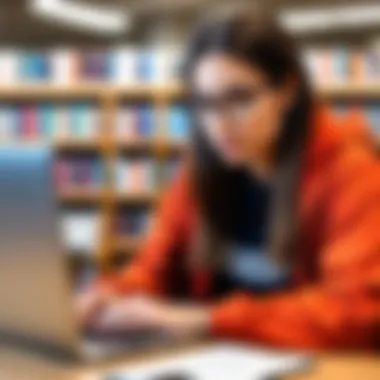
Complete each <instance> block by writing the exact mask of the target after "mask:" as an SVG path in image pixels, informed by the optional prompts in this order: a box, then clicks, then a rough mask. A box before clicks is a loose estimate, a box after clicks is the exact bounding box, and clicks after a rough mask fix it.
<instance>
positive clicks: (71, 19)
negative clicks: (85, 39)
mask: <svg viewBox="0 0 380 380" xmlns="http://www.w3.org/2000/svg"><path fill="white" fill-rule="evenodd" d="M31 11H32V13H33V14H35V15H37V16H39V17H43V18H46V19H50V20H53V21H56V22H59V23H61V24H64V25H67V26H70V27H75V28H77V29H81V30H84V31H90V32H96V33H99V34H120V33H123V32H125V31H126V30H127V28H128V27H129V26H130V23H131V20H130V17H128V15H127V14H125V12H121V11H120V10H116V9H113V10H112V9H109V8H106V7H99V6H98V7H94V6H93V5H89V4H87V5H86V4H83V3H82V4H80V3H77V2H75V3H74V2H72V1H70V0H32V5H31Z"/></svg>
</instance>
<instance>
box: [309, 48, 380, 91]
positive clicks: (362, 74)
mask: <svg viewBox="0 0 380 380" xmlns="http://www.w3.org/2000/svg"><path fill="white" fill-rule="evenodd" d="M303 59H304V62H305V65H306V68H307V70H308V72H309V74H310V77H311V79H312V81H313V82H314V84H316V85H319V86H322V87H323V86H324V85H331V84H336V83H338V84H339V83H344V84H345V83H351V84H358V85H361V84H367V83H369V84H373V83H374V82H377V83H380V47H379V46H378V45H371V46H369V47H364V48H352V47H348V46H332V47H320V48H308V49H305V50H304V51H303Z"/></svg>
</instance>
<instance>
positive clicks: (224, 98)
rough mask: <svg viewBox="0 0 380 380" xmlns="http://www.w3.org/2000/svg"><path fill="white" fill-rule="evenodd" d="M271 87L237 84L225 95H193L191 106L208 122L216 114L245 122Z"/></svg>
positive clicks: (201, 118)
mask: <svg viewBox="0 0 380 380" xmlns="http://www.w3.org/2000/svg"><path fill="white" fill-rule="evenodd" d="M269 89H270V87H262V88H260V89H257V88H256V89H255V88H252V87H248V86H235V87H231V88H230V89H229V90H227V91H226V92H225V93H224V94H223V95H219V96H209V95H208V96H205V95H193V96H192V99H191V107H192V109H193V112H194V114H195V116H196V117H198V119H199V120H200V121H201V122H202V123H204V124H206V125H207V124H208V122H209V120H210V119H211V118H213V117H214V116H215V115H216V114H219V115H222V116H223V117H227V118H228V119H230V120H232V121H233V122H236V123H243V122H244V121H245V120H246V118H247V117H248V116H249V114H250V112H251V111H252V107H254V106H256V105H257V104H258V103H259V101H260V99H261V98H262V96H263V95H264V94H265V93H267V92H268V90H269Z"/></svg>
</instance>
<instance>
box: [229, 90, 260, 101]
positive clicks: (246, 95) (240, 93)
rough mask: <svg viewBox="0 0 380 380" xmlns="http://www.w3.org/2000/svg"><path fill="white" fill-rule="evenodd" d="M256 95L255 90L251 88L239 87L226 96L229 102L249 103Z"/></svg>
mask: <svg viewBox="0 0 380 380" xmlns="http://www.w3.org/2000/svg"><path fill="white" fill-rule="evenodd" d="M254 97H255V93H254V91H252V90H251V89H245V88H237V89H234V90H231V91H229V93H228V95H227V96H226V98H227V99H228V101H229V102H233V103H247V102H251V101H252V100H253V99H254Z"/></svg>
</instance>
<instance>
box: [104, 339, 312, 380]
mask: <svg viewBox="0 0 380 380" xmlns="http://www.w3.org/2000/svg"><path fill="white" fill-rule="evenodd" d="M306 363H307V357H306V355H304V354H300V353H295V352H279V351H271V350H267V349H260V348H252V347H250V346H244V345H238V344H215V345H213V346H211V347H207V348H203V349H201V350H196V352H194V353H186V354H183V355H179V356H176V357H175V356H172V357H171V358H168V359H167V360H160V361H157V362H154V363H150V364H145V365H140V366H136V367H135V368H128V369H119V370H116V371H114V372H110V373H108V374H105V375H104V376H103V377H102V378H101V380H111V379H112V380H154V379H155V378H156V377H159V376H160V375H164V374H171V373H173V374H177V373H181V374H184V375H185V377H189V379H196V380H198V379H199V380H231V379H238V380H255V379H265V378H267V377H268V376H276V375H284V374H287V373H291V372H294V371H297V370H301V369H302V368H303V367H304V366H305V364H306Z"/></svg>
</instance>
